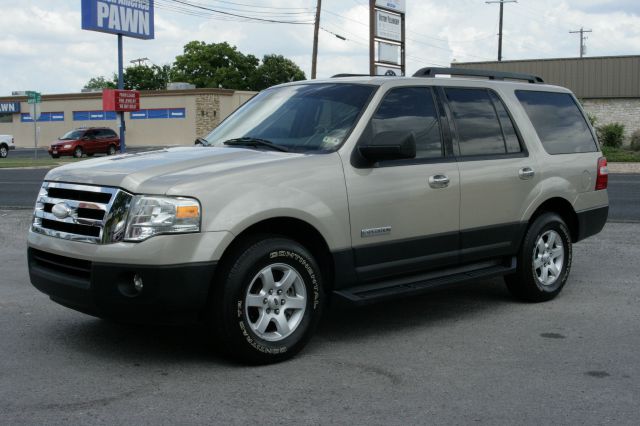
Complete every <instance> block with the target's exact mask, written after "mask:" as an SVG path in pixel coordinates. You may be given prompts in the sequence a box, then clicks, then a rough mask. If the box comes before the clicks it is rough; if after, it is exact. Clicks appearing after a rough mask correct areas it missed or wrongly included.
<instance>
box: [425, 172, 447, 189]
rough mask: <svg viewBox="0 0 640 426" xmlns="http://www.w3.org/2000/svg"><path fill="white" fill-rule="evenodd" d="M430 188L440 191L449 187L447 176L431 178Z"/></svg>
mask: <svg viewBox="0 0 640 426" xmlns="http://www.w3.org/2000/svg"><path fill="white" fill-rule="evenodd" d="M429 186H430V187H432V188H434V189H438V188H446V187H447V186H449V178H448V177H446V176H445V175H433V176H431V177H430V178H429Z"/></svg>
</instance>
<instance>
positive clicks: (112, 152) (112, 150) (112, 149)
mask: <svg viewBox="0 0 640 426" xmlns="http://www.w3.org/2000/svg"><path fill="white" fill-rule="evenodd" d="M115 154H116V147H115V145H109V148H108V149H107V155H115Z"/></svg>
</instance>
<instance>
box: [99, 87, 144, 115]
mask: <svg viewBox="0 0 640 426" xmlns="http://www.w3.org/2000/svg"><path fill="white" fill-rule="evenodd" d="M102 109H103V110H105V111H138V110H139V109H140V92H138V91H137V90H117V89H104V90H102Z"/></svg>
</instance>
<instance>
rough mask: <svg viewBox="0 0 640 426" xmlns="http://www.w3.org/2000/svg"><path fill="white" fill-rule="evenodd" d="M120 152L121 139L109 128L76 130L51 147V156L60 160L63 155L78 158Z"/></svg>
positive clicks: (59, 139)
mask: <svg viewBox="0 0 640 426" xmlns="http://www.w3.org/2000/svg"><path fill="white" fill-rule="evenodd" d="M119 150H120V138H119V137H118V135H117V134H116V132H114V131H113V130H112V129H110V128H108V127H88V128H84V129H74V130H71V131H70V132H67V133H66V134H65V135H64V136H62V137H60V138H58V141H57V142H54V143H52V144H51V146H50V147H49V155H51V157H53V158H59V157H60V156H61V155H73V156H74V157H76V158H80V157H82V156H83V155H84V154H86V155H87V156H88V157H92V156H93V154H107V155H113V154H115V153H116V152H118V151H119Z"/></svg>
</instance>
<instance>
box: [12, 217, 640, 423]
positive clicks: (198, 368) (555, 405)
mask: <svg viewBox="0 0 640 426" xmlns="http://www.w3.org/2000/svg"><path fill="white" fill-rule="evenodd" d="M30 215H31V212H30V211H28V210H0V220H1V223H2V226H1V227H0V241H2V244H1V247H0V259H2V263H1V264H0V277H2V278H1V279H0V282H1V284H0V324H1V326H0V342H1V344H0V423H2V424H7V425H9V424H10V425H18V424H29V425H31V424H80V423H92V424H109V425H119V424H143V423H144V424H247V423H261V424H294V423H295V424H344V423H347V422H348V423H351V424H367V425H373V424H380V425H382V424H471V423H480V424H490V425H494V424H505V425H512V424H588V425H601V424H608V423H610V424H616V425H621V424H629V425H632V424H633V425H635V424H637V422H638V418H639V416H640V405H639V404H638V401H639V400H640V356H638V348H640V332H639V329H640V327H639V324H640V309H639V308H638V305H639V303H640V286H639V281H640V273H639V271H640V269H639V267H638V263H637V259H638V258H639V256H640V245H639V244H638V243H637V238H638V235H640V224H638V223H609V224H607V226H606V227H605V230H604V231H603V232H602V233H601V234H599V235H598V236H596V237H593V238H591V239H588V240H585V241H583V242H580V243H579V244H577V245H576V246H575V250H574V261H573V270H572V273H571V277H570V279H569V283H568V285H567V287H566V288H565V290H564V292H563V293H562V294H561V295H560V297H559V298H557V299H556V300H554V301H552V302H549V303H544V304H535V305H530V304H523V303H519V302H516V301H514V300H513V299H512V298H511V297H510V296H509V294H508V293H507V292H506V290H505V288H504V286H503V284H502V281H501V280H500V279H496V280H490V281H481V282H476V283H473V284H470V285H468V286H466V287H463V288H458V289H455V290H448V291H445V292H440V293H434V294H430V295H424V296H421V297H415V298H411V299H408V300H399V301H394V302H392V303H385V304H380V305H375V306H371V307H368V308H364V309H359V310H352V311H347V310H337V309H331V310H330V311H329V312H328V315H327V316H326V317H325V319H324V322H323V324H322V326H321V329H320V331H319V333H318V335H317V336H316V338H315V339H314V340H313V341H312V342H311V343H310V345H309V346H308V347H307V349H306V350H305V351H303V353H302V354H300V355H299V356H298V357H297V358H295V359H293V360H292V361H289V362H286V363H283V364H279V365H273V366H267V367H253V368H249V367H243V366H239V365H236V364H233V363H230V362H229V361H227V360H226V359H224V358H221V357H220V356H219V355H217V352H216V350H215V348H212V347H211V346H210V345H209V344H207V343H206V342H207V340H208V337H209V336H207V335H206V333H205V331H204V330H202V329H199V328H197V327H152V326H127V325H119V324H113V323H109V322H105V321H102V320H99V319H95V318H91V317H88V316H85V315H82V314H80V313H76V312H73V311H70V310H68V309H66V308H63V307H61V306H58V305H56V304H54V303H53V302H51V301H49V300H48V298H47V297H46V296H44V295H43V294H41V293H39V292H38V291H37V290H35V289H34V288H33V287H32V286H31V285H30V284H29V280H28V274H27V269H26V265H25V250H26V243H25V236H26V230H27V228H28V224H29V220H30Z"/></svg>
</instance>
